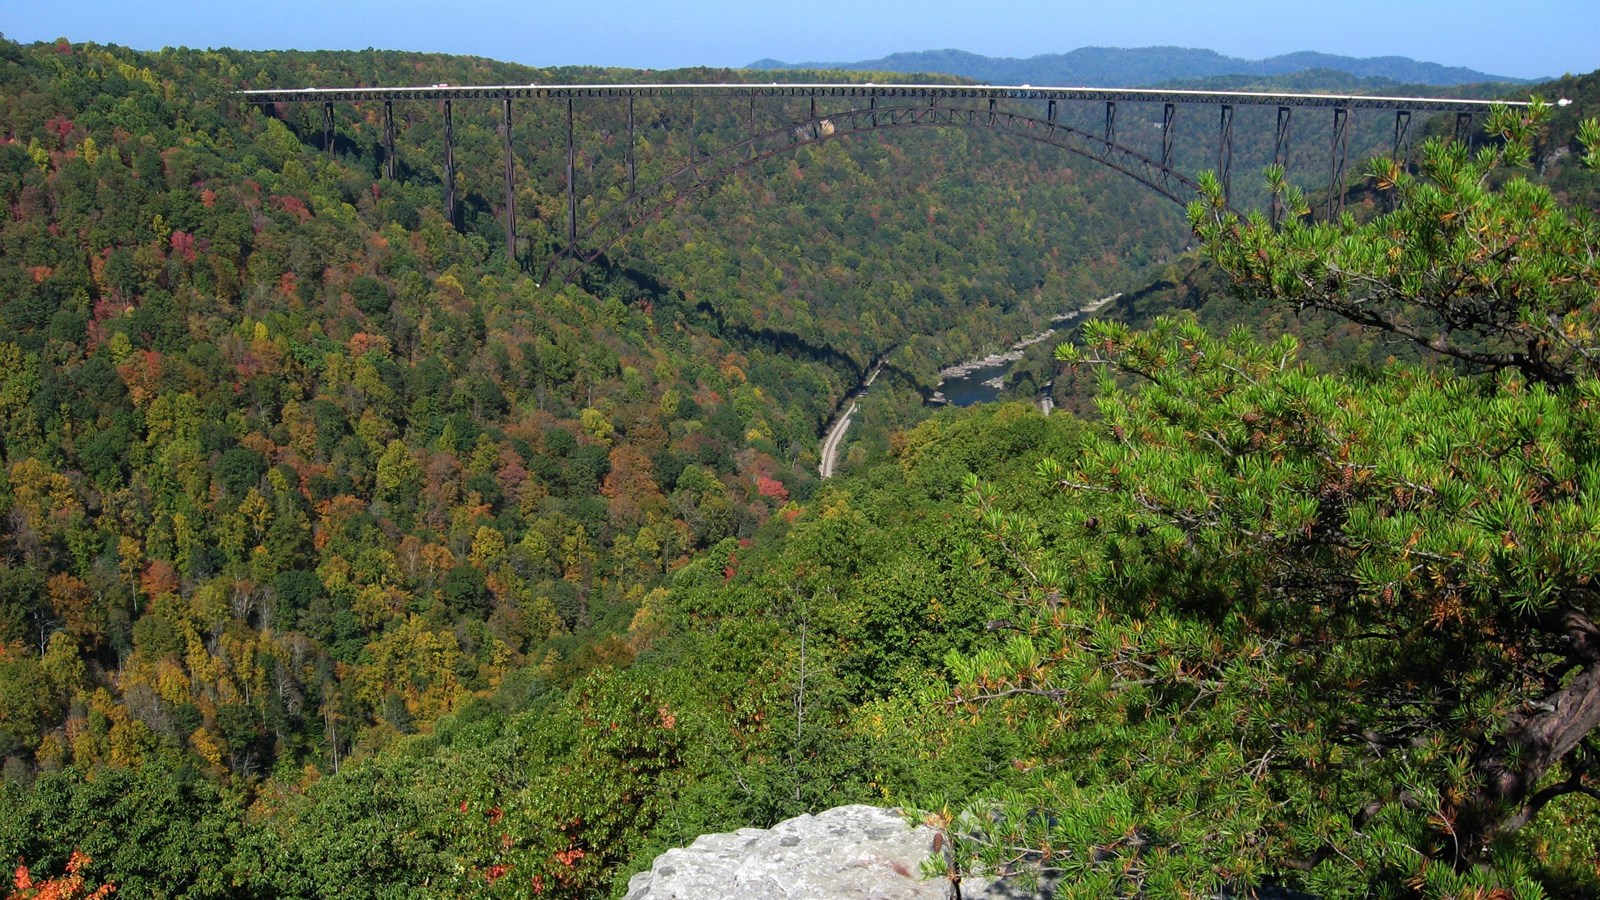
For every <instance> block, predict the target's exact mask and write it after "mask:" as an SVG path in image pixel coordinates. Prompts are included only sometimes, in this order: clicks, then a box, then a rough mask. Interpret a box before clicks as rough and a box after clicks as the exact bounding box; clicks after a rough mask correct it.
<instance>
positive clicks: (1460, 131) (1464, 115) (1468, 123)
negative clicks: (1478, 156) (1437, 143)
mask: <svg viewBox="0 0 1600 900" xmlns="http://www.w3.org/2000/svg"><path fill="white" fill-rule="evenodd" d="M1455 139H1456V140H1458V141H1463V140H1464V141H1466V142H1467V149H1468V150H1471V149H1472V113H1469V112H1458V113H1456V134H1455Z"/></svg>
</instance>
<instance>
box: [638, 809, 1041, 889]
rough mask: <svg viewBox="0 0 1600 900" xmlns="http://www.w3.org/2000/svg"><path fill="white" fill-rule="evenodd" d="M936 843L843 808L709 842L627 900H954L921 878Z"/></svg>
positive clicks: (655, 869)
mask: <svg viewBox="0 0 1600 900" xmlns="http://www.w3.org/2000/svg"><path fill="white" fill-rule="evenodd" d="M933 835H934V831H933V829H932V828H929V827H927V826H918V827H916V828H912V827H910V826H909V825H907V824H906V821H905V819H903V818H902V817H901V816H900V815H899V814H898V813H895V812H893V811H891V810H887V809H880V808H878V807H875V806H841V807H838V808H837V809H830V810H828V811H827V812H822V813H818V814H816V815H814V816H799V817H798V818H794V819H788V820H785V821H783V822H779V823H778V824H777V825H776V826H774V827H772V828H770V829H760V828H741V829H739V830H738V831H735V832H732V833H728V834H707V835H702V836H701V837H699V838H697V839H696V840H695V842H694V843H693V844H691V845H690V846H688V847H680V848H677V849H674V850H668V851H667V852H666V853H663V854H661V855H660V856H658V857H656V861H655V864H654V865H652V866H651V867H650V871H648V872H640V873H639V874H638V875H635V876H633V878H632V879H631V880H630V881H629V882H628V893H627V896H626V898H625V900H712V898H717V900H948V898H949V897H951V896H952V894H951V891H950V884H949V882H948V881H946V880H945V879H943V878H933V879H924V878H923V877H922V874H921V873H922V863H923V861H924V860H926V859H927V858H928V856H929V854H930V853H931V852H932V850H933ZM1038 896H1040V895H1038V894H1035V893H1034V892H1030V891H1023V890H1022V889H1021V887H1020V885H1017V884H1014V883H1009V882H991V881H988V880H986V879H978V878H969V879H967V880H965V881H963V882H962V884H961V897H962V900H980V898H981V900H1032V898H1034V897H1038ZM1044 896H1048V894H1046V895H1044Z"/></svg>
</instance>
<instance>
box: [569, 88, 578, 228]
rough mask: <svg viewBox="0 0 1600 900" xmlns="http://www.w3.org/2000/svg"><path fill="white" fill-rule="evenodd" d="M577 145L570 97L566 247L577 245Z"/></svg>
mask: <svg viewBox="0 0 1600 900" xmlns="http://www.w3.org/2000/svg"><path fill="white" fill-rule="evenodd" d="M577 162H578V147H577V145H576V144H575V143H573V140H572V98H571V97H568V98H567V249H568V250H569V251H571V250H576V249H577V246H578V186H577V178H576V175H577Z"/></svg>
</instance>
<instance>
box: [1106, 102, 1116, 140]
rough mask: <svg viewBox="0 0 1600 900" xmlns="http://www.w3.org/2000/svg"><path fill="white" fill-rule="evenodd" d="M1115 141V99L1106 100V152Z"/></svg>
mask: <svg viewBox="0 0 1600 900" xmlns="http://www.w3.org/2000/svg"><path fill="white" fill-rule="evenodd" d="M1116 142H1117V101H1115V100H1107V101H1106V152H1108V153H1109V152H1110V151H1111V145H1112V144H1115V143H1116Z"/></svg>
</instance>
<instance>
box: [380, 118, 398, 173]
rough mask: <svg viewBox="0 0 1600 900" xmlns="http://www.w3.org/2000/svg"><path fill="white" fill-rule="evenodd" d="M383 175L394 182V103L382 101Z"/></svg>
mask: <svg viewBox="0 0 1600 900" xmlns="http://www.w3.org/2000/svg"><path fill="white" fill-rule="evenodd" d="M383 174H384V176H385V177H386V178H388V179H389V180H390V181H393V180H394V176H395V171H394V101H393V100H385V101H383Z"/></svg>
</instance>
